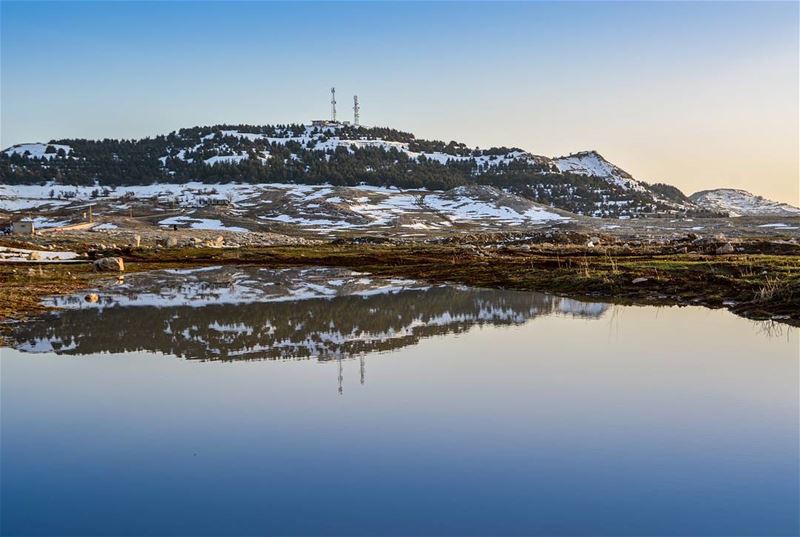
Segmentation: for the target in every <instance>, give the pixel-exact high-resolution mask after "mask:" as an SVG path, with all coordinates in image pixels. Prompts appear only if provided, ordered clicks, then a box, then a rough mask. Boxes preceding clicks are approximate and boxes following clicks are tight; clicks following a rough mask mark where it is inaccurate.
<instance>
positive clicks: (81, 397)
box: [0, 269, 800, 535]
mask: <svg viewBox="0 0 800 537" xmlns="http://www.w3.org/2000/svg"><path fill="white" fill-rule="evenodd" d="M99 294H100V295H101V300H100V302H98V303H94V304H92V303H88V302H85V301H84V300H83V297H82V296H77V297H72V298H67V299H59V304H60V305H63V306H66V307H67V308H68V309H66V310H64V311H63V312H61V313H59V314H57V315H53V316H49V317H47V318H45V319H43V320H41V321H39V322H31V323H28V324H26V325H22V326H20V327H18V328H17V329H16V331H15V333H14V334H13V336H12V338H11V339H10V345H11V346H12V347H13V348H4V349H2V351H0V352H2V362H1V363H0V365H1V367H2V370H1V372H2V385H1V387H2V394H1V395H2V400H1V402H2V474H1V475H2V477H1V484H2V496H1V498H2V502H1V503H0V507H2V518H1V519H0V523H1V524H2V532H3V534H4V535H5V534H8V535H16V534H27V535H108V534H114V535H244V534H247V535H253V534H297V535H319V534H326V535H331V534H333V535H358V534H361V535H376V534H391V535H413V534H425V535H433V534H439V535H501V534H502V535H794V534H796V533H797V532H798V500H799V499H800V498H798V484H799V481H798V471H799V468H798V453H799V446H798V435H799V434H800V430H799V426H798V415H799V414H800V413H799V412H798V336H797V331H796V330H789V329H787V328H785V327H782V326H781V325H770V324H763V323H753V322H751V321H747V320H744V319H742V318H738V317H735V316H733V315H732V314H730V313H728V312H725V311H721V310H718V311H712V310H707V309H703V308H660V309H659V308H652V307H615V306H608V305H604V304H587V303H581V302H576V301H573V300H566V299H560V298H557V297H552V296H548V295H543V294H537V293H520V292H513V291H501V290H477V289H469V288H464V287H456V286H426V285H421V284H418V283H415V282H411V281H405V280H381V279H376V278H371V277H368V276H365V275H362V274H357V273H351V272H349V271H342V270H327V269H310V270H299V269H292V270H284V271H265V270H259V269H211V270H205V271H192V272H185V271H178V272H172V273H158V274H155V275H135V276H128V277H127V280H126V282H125V283H124V284H123V285H114V286H112V287H110V288H104V289H101V290H99ZM198 306H199V307H198Z"/></svg>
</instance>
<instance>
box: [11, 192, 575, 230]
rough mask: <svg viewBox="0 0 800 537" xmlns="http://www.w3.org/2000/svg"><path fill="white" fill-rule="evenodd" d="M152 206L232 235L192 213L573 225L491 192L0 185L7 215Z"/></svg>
mask: <svg viewBox="0 0 800 537" xmlns="http://www.w3.org/2000/svg"><path fill="white" fill-rule="evenodd" d="M98 191H99V193H98ZM152 200H157V202H158V203H161V204H165V205H168V206H171V207H177V208H181V209H184V210H185V211H188V212H186V213H185V214H184V215H182V216H173V217H170V218H166V219H164V220H161V221H160V222H159V224H160V225H164V226H168V225H180V226H189V227H191V228H194V229H227V230H230V231H246V230H245V229H244V228H241V227H233V226H227V225H225V224H224V223H223V222H221V221H220V220H217V219H208V218H203V217H200V216H198V215H195V214H194V213H195V211H196V210H198V209H200V208H203V207H206V206H208V205H215V204H222V205H223V206H227V207H229V208H230V210H231V212H232V214H236V215H243V214H245V213H247V214H248V215H249V217H250V218H255V219H257V220H258V221H261V222H264V223H279V224H280V223H282V224H292V225H298V226H302V227H309V228H318V229H323V230H333V229H346V228H368V227H376V226H400V227H404V228H408V229H419V230H422V229H441V228H447V227H450V226H452V225H454V224H456V223H474V224H478V225H490V224H503V225H511V226H520V225H523V224H541V223H548V222H558V221H566V220H569V218H568V217H566V216H562V215H560V214H558V213H557V212H556V211H554V210H552V209H550V208H549V207H546V206H544V205H541V204H538V203H535V202H533V201H530V200H528V199H526V198H523V197H520V196H516V195H514V194H509V193H507V192H504V191H502V190H499V189H497V188H493V187H488V186H464V187H458V188H455V189H452V190H448V191H431V190H424V189H420V190H400V189H397V188H385V187H375V186H367V185H363V186H358V187H337V186H332V185H325V184H323V185H297V184H281V183H268V184H241V183H226V184H205V183H196V182H194V183H186V184H166V183H164V184H155V185H144V186H126V187H115V188H108V189H105V188H104V187H98V186H65V185H56V184H54V183H49V184H45V185H0V209H4V210H9V211H19V210H31V209H42V210H47V209H48V208H52V207H53V206H55V207H56V208H57V209H64V208H68V207H70V206H73V205H78V206H80V205H82V204H85V203H86V202H93V203H95V204H99V205H98V206H97V207H96V209H95V214H101V212H102V211H103V210H108V211H112V212H114V211H121V212H123V213H124V212H125V211H127V210H128V208H129V207H130V205H132V204H135V203H143V204H145V205H147V206H148V207H152V205H153V201H152ZM20 207H22V208H24V209H20ZM104 208H107V209H104Z"/></svg>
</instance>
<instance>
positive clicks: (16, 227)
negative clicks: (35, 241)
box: [11, 219, 36, 235]
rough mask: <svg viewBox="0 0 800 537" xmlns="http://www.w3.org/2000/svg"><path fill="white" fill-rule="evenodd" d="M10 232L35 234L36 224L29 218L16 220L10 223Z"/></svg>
mask: <svg viewBox="0 0 800 537" xmlns="http://www.w3.org/2000/svg"><path fill="white" fill-rule="evenodd" d="M11 233H13V234H14V235H35V234H36V226H35V225H34V223H33V220H30V219H24V220H17V221H15V222H12V223H11Z"/></svg>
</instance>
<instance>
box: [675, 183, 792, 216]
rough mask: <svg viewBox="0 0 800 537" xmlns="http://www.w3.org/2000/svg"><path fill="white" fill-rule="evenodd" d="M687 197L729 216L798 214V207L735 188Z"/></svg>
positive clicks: (720, 189) (707, 191)
mask: <svg viewBox="0 0 800 537" xmlns="http://www.w3.org/2000/svg"><path fill="white" fill-rule="evenodd" d="M689 199H691V200H692V201H693V202H694V203H696V204H697V205H700V206H701V207H703V208H706V209H709V210H712V211H719V212H723V213H728V215H729V216H800V208H797V207H794V206H792V205H789V204H788V203H780V202H777V201H772V200H768V199H765V198H763V197H761V196H756V195H755V194H752V193H750V192H748V191H746V190H739V189H735V188H718V189H716V190H702V191H700V192H695V193H694V194H692V195H691V196H689Z"/></svg>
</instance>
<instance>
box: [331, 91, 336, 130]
mask: <svg viewBox="0 0 800 537" xmlns="http://www.w3.org/2000/svg"><path fill="white" fill-rule="evenodd" d="M331 120H332V121H333V122H334V123H336V88H331Z"/></svg>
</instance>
